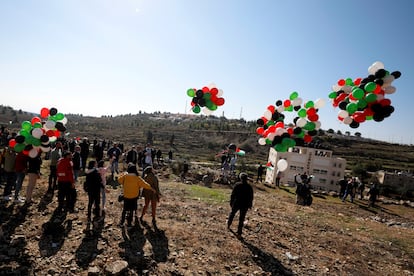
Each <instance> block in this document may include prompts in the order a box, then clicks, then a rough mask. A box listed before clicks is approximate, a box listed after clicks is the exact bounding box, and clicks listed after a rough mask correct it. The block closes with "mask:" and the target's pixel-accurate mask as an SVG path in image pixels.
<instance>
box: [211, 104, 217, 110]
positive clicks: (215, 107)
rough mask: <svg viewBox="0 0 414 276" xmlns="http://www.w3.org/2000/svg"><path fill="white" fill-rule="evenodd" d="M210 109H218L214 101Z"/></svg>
mask: <svg viewBox="0 0 414 276" xmlns="http://www.w3.org/2000/svg"><path fill="white" fill-rule="evenodd" d="M210 110H213V111H214V110H217V105H216V104H214V103H213V104H212V105H211V107H210Z"/></svg>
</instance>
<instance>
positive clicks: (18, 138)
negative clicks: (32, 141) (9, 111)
mask: <svg viewBox="0 0 414 276" xmlns="http://www.w3.org/2000/svg"><path fill="white" fill-rule="evenodd" d="M14 140H15V141H16V143H19V144H22V143H24V140H26V138H25V137H24V136H23V135H17V136H16V138H14Z"/></svg>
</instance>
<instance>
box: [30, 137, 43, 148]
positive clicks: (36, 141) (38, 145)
mask: <svg viewBox="0 0 414 276" xmlns="http://www.w3.org/2000/svg"><path fill="white" fill-rule="evenodd" d="M41 144H42V142H41V141H40V140H39V139H36V138H34V137H33V139H32V145H33V146H36V147H40V145H41Z"/></svg>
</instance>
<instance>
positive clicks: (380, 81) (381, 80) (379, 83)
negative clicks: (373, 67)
mask: <svg viewBox="0 0 414 276" xmlns="http://www.w3.org/2000/svg"><path fill="white" fill-rule="evenodd" d="M374 82H375V83H376V84H378V85H379V86H382V85H383V84H384V80H383V79H376V80H375V81H374Z"/></svg>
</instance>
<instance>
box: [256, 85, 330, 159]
mask: <svg viewBox="0 0 414 276" xmlns="http://www.w3.org/2000/svg"><path fill="white" fill-rule="evenodd" d="M302 104H303V100H302V98H300V97H299V95H298V92H292V93H291V94H290V96H289V99H286V100H284V101H281V100H278V101H276V105H269V106H268V107H267V109H266V111H265V112H264V114H263V116H262V117H261V118H259V119H258V120H257V125H258V127H257V129H256V133H257V134H259V135H261V136H262V137H260V138H259V141H258V142H259V144H260V145H270V146H272V147H274V149H275V150H276V151H278V152H286V151H287V150H288V148H291V147H294V146H295V145H296V143H297V142H299V141H300V142H305V143H309V142H311V141H312V136H314V135H316V134H317V132H318V129H319V128H320V127H321V123H320V121H319V115H318V110H319V108H321V107H323V106H324V105H325V101H324V100H323V99H317V100H316V101H315V102H314V101H307V102H305V103H304V104H303V105H302ZM285 111H287V112H293V111H296V112H297V114H296V115H297V116H296V117H295V118H294V120H293V123H290V124H289V125H287V124H285V122H284V121H285V115H284V112H285Z"/></svg>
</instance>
